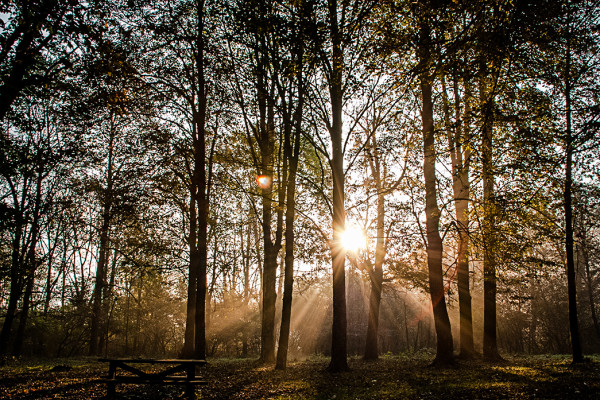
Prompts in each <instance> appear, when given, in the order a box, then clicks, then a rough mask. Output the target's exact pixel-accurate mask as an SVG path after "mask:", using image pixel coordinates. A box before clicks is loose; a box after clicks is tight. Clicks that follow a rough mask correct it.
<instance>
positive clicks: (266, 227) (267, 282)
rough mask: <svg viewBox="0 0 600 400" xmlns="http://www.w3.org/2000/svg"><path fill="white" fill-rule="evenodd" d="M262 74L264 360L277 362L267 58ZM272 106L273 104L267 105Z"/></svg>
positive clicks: (259, 82) (275, 248) (259, 78)
mask: <svg viewBox="0 0 600 400" xmlns="http://www.w3.org/2000/svg"><path fill="white" fill-rule="evenodd" d="M259 57H260V59H261V61H260V63H259V67H258V70H259V73H258V76H257V91H258V105H259V114H260V123H259V125H260V126H259V138H258V142H259V147H260V155H261V165H260V170H261V174H263V175H266V176H267V177H268V179H269V185H267V186H264V187H262V188H261V194H262V228H263V251H264V264H263V275H262V277H263V278H262V320H261V350H260V361H261V362H262V363H273V362H274V361H275V305H276V302H277V291H276V287H277V254H278V253H279V247H278V246H277V243H273V240H272V238H271V233H272V229H271V220H272V217H273V186H272V184H271V183H272V181H273V175H274V171H273V151H274V148H275V143H274V132H273V128H274V127H273V126H272V124H270V123H269V121H270V120H271V113H272V112H273V111H272V104H271V102H270V101H269V100H268V93H267V90H266V83H265V79H266V77H265V74H266V70H265V65H264V64H265V63H266V61H265V60H264V57H265V56H264V55H260V56H259ZM267 103H269V104H267Z"/></svg>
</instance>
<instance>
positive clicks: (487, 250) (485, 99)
mask: <svg viewBox="0 0 600 400" xmlns="http://www.w3.org/2000/svg"><path fill="white" fill-rule="evenodd" d="M479 94H480V99H481V107H482V112H483V115H482V117H483V124H482V128H481V131H482V137H481V164H482V176H483V179H482V183H483V222H482V225H483V226H482V234H483V357H484V358H485V359H487V360H491V361H494V360H498V359H500V358H501V357H500V354H499V353H498V339H497V335H496V330H497V322H496V252H497V251H498V249H497V243H496V232H495V229H496V218H495V214H496V206H495V199H494V165H493V161H492V149H493V147H492V146H493V143H492V135H493V121H492V113H493V99H492V95H491V94H490V93H488V87H487V82H486V78H485V76H484V75H483V74H482V77H480V82H479Z"/></svg>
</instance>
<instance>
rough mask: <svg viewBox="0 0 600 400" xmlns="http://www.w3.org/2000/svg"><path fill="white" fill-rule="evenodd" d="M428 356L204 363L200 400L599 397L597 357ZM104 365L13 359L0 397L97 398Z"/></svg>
mask: <svg viewBox="0 0 600 400" xmlns="http://www.w3.org/2000/svg"><path fill="white" fill-rule="evenodd" d="M431 359H432V357H431V355H429V354H407V355H400V356H383V357H381V358H380V359H379V360H378V361H374V362H367V361H363V360H361V359H360V358H351V359H350V360H349V364H350V368H351V370H350V371H349V372H343V373H337V374H331V373H329V372H326V370H325V369H326V367H327V363H328V360H327V359H326V358H324V357H315V358H310V359H308V360H305V361H295V362H290V363H289V367H288V369H287V370H286V371H274V370H273V368H272V367H265V366H261V365H259V364H258V363H257V362H256V361H254V360H223V359H219V360H209V364H208V365H207V366H205V367H202V368H201V369H200V371H199V375H201V376H202V378H203V379H206V380H207V381H208V383H207V384H206V385H203V386H199V387H197V389H196V397H197V398H198V399H278V400H283V399H319V400H321V399H322V400H333V399H335V400H340V399H600V356H598V355H597V356H593V357H591V360H590V362H588V363H584V364H581V365H572V364H571V362H570V359H569V357H568V356H535V357H506V360H505V361H504V362H502V363H498V364H490V363H486V362H483V361H470V362H465V361H459V362H457V364H456V366H454V367H451V368H444V369H440V368H436V367H432V366H430V365H429V363H430V362H431ZM106 372H107V366H106V365H105V364H103V363H100V362H97V361H95V360H94V359H60V360H44V361H40V360H36V361H34V360H28V361H13V362H9V363H7V365H5V366H2V367H0V399H101V398H105V396H106V386H105V385H104V384H100V383H96V382H95V380H97V379H98V378H99V377H101V376H103V375H106ZM182 395H183V389H182V388H181V387H180V386H155V385H139V386H138V385H118V386H117V398H118V399H176V398H182Z"/></svg>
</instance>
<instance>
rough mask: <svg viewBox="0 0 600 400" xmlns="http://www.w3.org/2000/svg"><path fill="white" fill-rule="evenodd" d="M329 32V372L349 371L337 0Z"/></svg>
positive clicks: (331, 8) (331, 11)
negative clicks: (331, 308)
mask: <svg viewBox="0 0 600 400" xmlns="http://www.w3.org/2000/svg"><path fill="white" fill-rule="evenodd" d="M329 24H330V26H329V29H330V35H331V41H332V47H333V49H332V52H333V60H331V61H332V71H331V76H330V81H329V93H330V97H331V114H332V115H331V117H332V124H331V128H330V131H329V134H330V136H331V152H332V159H331V172H332V175H333V219H332V220H333V221H332V227H333V240H332V243H331V254H332V269H333V323H332V330H331V362H330V363H329V367H328V368H329V370H330V371H332V372H339V371H346V370H348V359H347V334H346V329H347V321H346V268H345V261H346V252H345V251H344V247H343V246H342V243H341V235H342V233H343V232H344V229H345V221H346V210H345V209H344V154H343V145H342V69H343V54H342V40H341V34H340V32H339V27H338V20H337V0H329Z"/></svg>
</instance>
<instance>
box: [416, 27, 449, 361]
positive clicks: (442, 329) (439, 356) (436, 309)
mask: <svg viewBox="0 0 600 400" xmlns="http://www.w3.org/2000/svg"><path fill="white" fill-rule="evenodd" d="M418 18H419V42H418V45H417V46H418V47H417V56H418V60H419V67H418V68H419V70H418V74H419V82H420V91H421V99H422V102H423V103H422V107H423V108H422V111H421V118H422V121H423V156H424V161H423V176H424V180H425V215H426V230H427V266H428V270H429V293H430V296H431V304H432V306H433V316H434V321H435V330H436V334H437V347H436V349H437V351H436V357H435V360H434V364H440V365H444V364H449V363H452V361H453V354H452V353H453V342H452V331H451V328H450V318H449V317H448V310H447V308H446V299H445V290H444V278H443V271H442V238H441V236H440V231H439V223H440V222H439V221H440V210H439V208H438V205H437V189H436V177H435V160H436V151H435V130H434V122H433V99H432V85H433V78H434V77H433V74H432V71H431V68H432V58H431V47H432V42H431V28H430V26H429V23H428V21H427V20H426V18H425V15H419V16H418Z"/></svg>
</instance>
